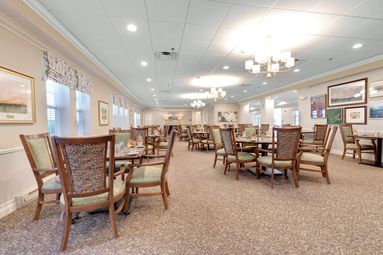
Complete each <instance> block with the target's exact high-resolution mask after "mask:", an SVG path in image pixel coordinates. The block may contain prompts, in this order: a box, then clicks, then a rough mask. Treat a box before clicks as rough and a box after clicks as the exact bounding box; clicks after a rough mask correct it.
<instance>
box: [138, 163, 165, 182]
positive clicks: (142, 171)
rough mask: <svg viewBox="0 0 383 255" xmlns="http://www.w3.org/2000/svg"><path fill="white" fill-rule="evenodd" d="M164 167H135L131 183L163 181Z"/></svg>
mask: <svg viewBox="0 0 383 255" xmlns="http://www.w3.org/2000/svg"><path fill="white" fill-rule="evenodd" d="M161 173H162V168H159V167H154V166H145V167H139V168H136V169H134V173H133V175H132V178H131V179H130V183H131V184H140V183H141V184H145V183H152V182H159V183H160V182H161Z"/></svg>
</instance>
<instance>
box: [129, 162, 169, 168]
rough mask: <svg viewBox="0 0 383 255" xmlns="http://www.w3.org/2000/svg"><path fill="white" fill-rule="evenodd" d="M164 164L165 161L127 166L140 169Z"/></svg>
mask: <svg viewBox="0 0 383 255" xmlns="http://www.w3.org/2000/svg"><path fill="white" fill-rule="evenodd" d="M163 164H165V161H159V162H152V163H139V164H129V167H131V168H134V167H142V166H158V165H163Z"/></svg>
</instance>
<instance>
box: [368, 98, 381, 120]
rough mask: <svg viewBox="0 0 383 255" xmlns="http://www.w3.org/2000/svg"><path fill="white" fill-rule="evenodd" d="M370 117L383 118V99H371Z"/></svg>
mask: <svg viewBox="0 0 383 255" xmlns="http://www.w3.org/2000/svg"><path fill="white" fill-rule="evenodd" d="M369 116H370V119H383V102H382V101H375V102H371V101H370V111H369Z"/></svg>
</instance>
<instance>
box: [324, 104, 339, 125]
mask: <svg viewBox="0 0 383 255" xmlns="http://www.w3.org/2000/svg"><path fill="white" fill-rule="evenodd" d="M327 124H329V125H339V124H343V114H342V108H333V109H327Z"/></svg>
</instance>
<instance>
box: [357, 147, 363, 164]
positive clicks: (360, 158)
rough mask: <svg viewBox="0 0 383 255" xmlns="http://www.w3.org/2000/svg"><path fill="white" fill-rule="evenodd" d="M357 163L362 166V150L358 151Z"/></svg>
mask: <svg viewBox="0 0 383 255" xmlns="http://www.w3.org/2000/svg"><path fill="white" fill-rule="evenodd" d="M358 156H359V163H360V164H362V150H358Z"/></svg>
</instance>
